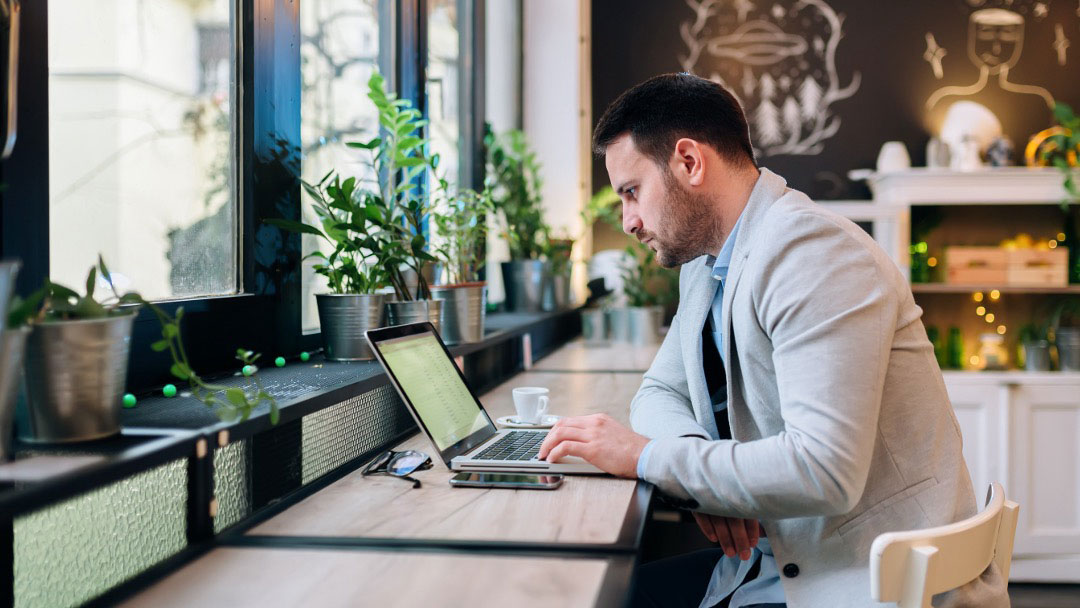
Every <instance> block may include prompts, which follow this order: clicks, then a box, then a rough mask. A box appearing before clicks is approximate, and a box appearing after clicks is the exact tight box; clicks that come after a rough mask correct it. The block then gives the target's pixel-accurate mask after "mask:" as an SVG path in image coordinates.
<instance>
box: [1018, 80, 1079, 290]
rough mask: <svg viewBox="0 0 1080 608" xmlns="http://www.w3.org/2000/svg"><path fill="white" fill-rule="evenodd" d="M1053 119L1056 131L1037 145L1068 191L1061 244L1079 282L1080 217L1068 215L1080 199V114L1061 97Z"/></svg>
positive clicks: (1041, 158)
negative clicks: (1064, 247)
mask: <svg viewBox="0 0 1080 608" xmlns="http://www.w3.org/2000/svg"><path fill="white" fill-rule="evenodd" d="M1054 120H1055V121H1056V122H1057V125H1055V126H1054V127H1053V128H1051V129H1050V132H1051V133H1053V134H1052V135H1050V137H1048V138H1047V140H1046V142H1045V144H1044V145H1043V146H1042V147H1040V148H1039V149H1038V152H1039V162H1040V163H1042V164H1050V165H1053V166H1054V167H1056V168H1057V169H1058V170H1059V171H1060V172H1061V174H1062V187H1063V188H1064V189H1065V194H1066V198H1065V199H1064V200H1062V201H1061V209H1062V211H1063V212H1064V213H1065V222H1064V223H1065V230H1064V232H1065V241H1064V242H1063V243H1062V245H1064V246H1066V247H1068V250H1069V262H1068V263H1069V282H1070V283H1080V225H1078V224H1080V221H1078V220H1077V218H1076V217H1070V215H1069V205H1070V204H1072V203H1074V202H1076V201H1080V182H1078V176H1080V174H1078V173H1077V171H1078V169H1077V165H1078V162H1077V155H1078V154H1080V116H1077V115H1076V113H1075V112H1073V109H1072V107H1071V106H1070V105H1069V104H1067V103H1064V102H1060V101H1059V102H1057V103H1056V104H1054ZM1034 143H1035V142H1034V141H1033V142H1032V144H1029V145H1028V150H1029V152H1028V154H1029V155H1030V154H1031V153H1032V152H1034V151H1033V150H1032V145H1033V144H1034Z"/></svg>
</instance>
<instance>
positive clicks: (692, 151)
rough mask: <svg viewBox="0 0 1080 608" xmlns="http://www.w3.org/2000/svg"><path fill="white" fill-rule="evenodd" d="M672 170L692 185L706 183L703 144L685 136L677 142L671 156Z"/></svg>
mask: <svg viewBox="0 0 1080 608" xmlns="http://www.w3.org/2000/svg"><path fill="white" fill-rule="evenodd" d="M671 171H672V172H673V173H674V174H675V175H676V176H678V177H679V179H680V180H681V181H684V182H685V183H686V184H687V185H690V186H700V185H702V184H704V183H705V150H704V149H702V147H701V144H699V143H698V142H696V141H694V140H693V139H690V138H689V137H684V138H682V139H680V140H679V141H677V142H675V153H674V154H673V155H672V157H671Z"/></svg>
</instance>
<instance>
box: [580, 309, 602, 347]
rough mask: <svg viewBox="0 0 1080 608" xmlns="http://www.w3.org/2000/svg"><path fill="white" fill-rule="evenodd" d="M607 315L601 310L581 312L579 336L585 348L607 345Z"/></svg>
mask: <svg viewBox="0 0 1080 608" xmlns="http://www.w3.org/2000/svg"><path fill="white" fill-rule="evenodd" d="M607 322H608V315H607V312H606V311H604V310H603V309H601V308H588V309H585V310H583V311H581V335H582V337H583V338H585V344H586V345H587V346H603V345H605V344H607V343H608V331H607Z"/></svg>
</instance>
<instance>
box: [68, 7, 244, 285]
mask: <svg viewBox="0 0 1080 608" xmlns="http://www.w3.org/2000/svg"><path fill="white" fill-rule="evenodd" d="M232 23H233V16H232V4H231V2H230V1H229V0H198V1H192V0H157V1H152V2H150V1H142V2H121V1H119V0H98V1H95V2H86V1H85V0H52V1H51V2H49V20H48V29H49V37H48V38H49V45H48V50H49V55H48V56H49V68H48V69H49V74H48V87H49V113H48V123H49V183H48V186H49V189H48V191H49V236H50V238H49V260H50V264H49V275H50V277H51V278H52V279H53V280H55V281H57V282H59V283H62V284H65V285H71V286H77V285H81V284H82V282H83V280H84V278H85V276H86V271H87V269H88V268H89V267H90V266H91V265H92V264H93V263H94V261H95V260H96V259H97V256H98V254H99V253H101V254H102V255H104V257H105V260H106V261H107V262H108V264H109V267H110V269H111V270H112V271H113V274H114V278H115V280H116V282H117V283H118V286H119V287H121V288H124V289H134V290H137V291H139V292H141V293H142V294H143V296H144V297H147V298H154V299H169V298H176V297H191V296H203V295H222V294H232V293H236V292H237V288H238V276H237V274H238V273H237V257H238V256H237V245H238V239H237V209H238V207H237V198H236V196H235V192H236V188H235V179H234V175H235V172H236V164H235V154H234V153H233V151H234V150H235V142H234V137H233V133H234V124H235V110H234V101H235V100H234V96H233V91H234V90H235V88H236V87H235V75H234V73H233V72H234V70H233V66H234V64H235V61H234V46H233V36H232V31H233V27H232Z"/></svg>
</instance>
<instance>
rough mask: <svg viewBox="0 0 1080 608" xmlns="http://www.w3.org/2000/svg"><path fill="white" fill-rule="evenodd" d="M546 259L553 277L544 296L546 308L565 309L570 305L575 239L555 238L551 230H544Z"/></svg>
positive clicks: (544, 307)
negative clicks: (572, 257)
mask: <svg viewBox="0 0 1080 608" xmlns="http://www.w3.org/2000/svg"><path fill="white" fill-rule="evenodd" d="M543 249H544V259H546V260H547V262H548V268H549V272H550V276H551V279H550V281H548V293H547V294H546V295H545V296H544V306H543V309H544V310H564V309H566V308H568V307H569V306H570V273H571V271H572V270H573V260H572V259H571V254H572V253H573V251H574V239H571V238H565V237H564V238H554V237H552V236H551V231H550V230H548V229H545V230H544V248H543Z"/></svg>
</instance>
